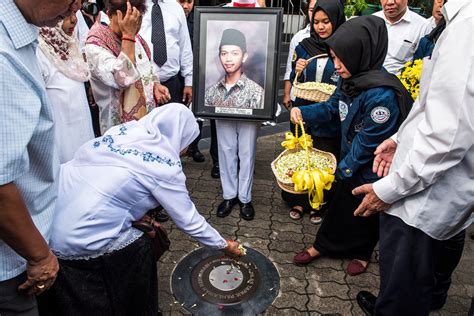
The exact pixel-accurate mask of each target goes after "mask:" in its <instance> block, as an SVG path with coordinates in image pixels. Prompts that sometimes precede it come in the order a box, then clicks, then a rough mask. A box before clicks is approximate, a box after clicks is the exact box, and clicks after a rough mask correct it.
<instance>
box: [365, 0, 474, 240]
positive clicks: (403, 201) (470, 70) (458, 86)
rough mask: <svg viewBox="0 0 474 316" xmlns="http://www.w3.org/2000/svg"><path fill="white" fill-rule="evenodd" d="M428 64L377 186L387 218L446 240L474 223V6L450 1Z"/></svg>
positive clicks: (459, 0)
mask: <svg viewBox="0 0 474 316" xmlns="http://www.w3.org/2000/svg"><path fill="white" fill-rule="evenodd" d="M443 11H445V12H443V13H444V14H445V18H446V21H447V27H446V29H445V30H444V32H443V33H442V35H441V36H440V38H439V39H438V42H437V43H436V46H435V49H434V51H433V55H432V57H431V60H428V59H427V58H425V61H424V64H423V72H422V77H421V80H422V81H421V84H420V86H421V89H420V95H419V97H418V99H417V100H416V102H415V104H414V106H413V109H412V110H411V112H410V114H409V115H408V118H407V119H406V121H405V122H404V123H403V124H402V126H401V127H400V130H399V132H398V133H397V137H396V139H397V143H398V148H397V151H396V153H395V157H394V160H393V163H392V166H391V169H390V174H389V175H388V176H386V177H385V178H383V179H381V180H379V181H377V182H375V183H374V186H373V188H374V191H375V193H376V194H377V196H379V197H380V198H381V199H382V200H383V201H385V202H387V203H391V204H393V205H392V207H391V208H390V209H389V210H388V211H387V213H388V214H391V215H394V216H397V217H399V218H401V219H402V220H403V221H404V222H405V223H406V224H408V225H410V226H413V227H416V228H418V229H420V230H422V231H423V232H425V233H426V234H428V235H429V236H431V237H432V238H435V239H439V240H445V239H448V238H450V237H452V236H454V235H455V234H457V233H458V232H460V231H461V230H462V229H464V228H466V227H468V226H469V225H470V224H471V223H472V222H473V220H474V215H473V213H472V210H473V207H474V107H473V105H474V44H473V41H472V32H473V23H474V20H473V13H474V5H473V2H472V0H450V1H448V2H447V3H446V4H445V6H444V8H443Z"/></svg>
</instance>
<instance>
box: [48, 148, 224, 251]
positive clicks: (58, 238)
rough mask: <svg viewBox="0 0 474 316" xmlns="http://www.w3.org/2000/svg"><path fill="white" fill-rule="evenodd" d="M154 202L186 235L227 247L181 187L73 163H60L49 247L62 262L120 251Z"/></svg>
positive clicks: (111, 168) (124, 170)
mask: <svg viewBox="0 0 474 316" xmlns="http://www.w3.org/2000/svg"><path fill="white" fill-rule="evenodd" d="M87 145H89V144H87ZM156 167H157V168H160V165H157V166H156ZM158 202H159V203H160V204H161V205H162V206H163V207H164V208H165V209H166V211H167V212H168V214H169V215H170V216H171V218H172V219H173V222H174V223H175V224H176V226H177V227H178V228H179V229H181V230H182V231H184V232H185V233H187V234H189V235H191V236H192V237H194V238H195V239H197V240H198V241H200V242H202V243H203V244H204V245H207V246H210V247H214V248H219V249H221V248H225V247H226V245H227V243H226V241H225V239H223V238H222V237H221V235H220V234H219V233H218V232H217V231H216V230H215V229H214V228H212V226H210V225H209V223H207V222H206V220H205V219H204V217H202V216H201V215H200V214H199V213H198V211H197V210H196V207H195V206H194V203H193V202H192V201H191V199H190V197H189V194H188V191H187V189H186V186H185V185H184V184H183V185H180V184H177V183H171V182H169V183H168V182H164V181H162V180H160V181H158V180H157V179H156V178H153V177H150V176H147V175H145V174H142V173H138V172H135V171H133V170H132V169H129V168H123V167H116V166H76V165H75V160H72V161H70V162H68V163H66V164H63V165H61V172H60V180H59V191H58V200H57V204H56V211H55V216H54V222H53V231H52V236H51V240H50V246H51V248H52V249H53V251H54V252H55V253H56V254H57V255H58V256H59V257H60V258H65V259H84V258H90V257H97V256H100V255H103V254H105V253H108V252H111V251H112V250H116V249H120V248H123V247H125V246H126V245H128V244H130V243H131V242H133V241H134V240H136V239H137V238H138V237H139V236H141V232H138V231H136V230H135V229H134V228H132V227H131V225H132V221H136V220H139V219H140V218H142V217H143V215H145V213H146V212H147V211H148V210H150V209H152V208H154V207H156V206H158ZM124 236H126V238H124Z"/></svg>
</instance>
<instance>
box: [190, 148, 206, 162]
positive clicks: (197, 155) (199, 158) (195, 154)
mask: <svg viewBox="0 0 474 316" xmlns="http://www.w3.org/2000/svg"><path fill="white" fill-rule="evenodd" d="M188 156H189V157H192V158H193V160H194V161H195V162H204V161H206V158H205V157H204V155H203V154H202V153H201V152H200V151H199V149H197V148H196V149H194V150H191V149H188Z"/></svg>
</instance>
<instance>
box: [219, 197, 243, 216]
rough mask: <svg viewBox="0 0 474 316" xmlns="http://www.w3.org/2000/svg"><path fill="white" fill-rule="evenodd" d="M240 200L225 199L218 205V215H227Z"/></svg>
mask: <svg viewBox="0 0 474 316" xmlns="http://www.w3.org/2000/svg"><path fill="white" fill-rule="evenodd" d="M238 202H239V199H238V198H233V199H230V200H224V201H222V202H221V204H219V206H218V207H217V217H226V216H228V215H229V214H230V212H232V208H233V207H234V205H235V204H237V203H238Z"/></svg>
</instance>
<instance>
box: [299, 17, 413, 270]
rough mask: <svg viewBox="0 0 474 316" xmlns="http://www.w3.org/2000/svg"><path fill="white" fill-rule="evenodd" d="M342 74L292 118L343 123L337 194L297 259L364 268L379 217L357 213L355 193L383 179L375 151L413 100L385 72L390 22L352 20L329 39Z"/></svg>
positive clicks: (377, 235) (358, 199)
mask: <svg viewBox="0 0 474 316" xmlns="http://www.w3.org/2000/svg"><path fill="white" fill-rule="evenodd" d="M326 43H327V45H328V47H329V51H330V55H331V58H332V59H333V61H334V66H335V68H336V70H337V72H338V73H339V75H340V76H341V78H342V79H341V81H340V82H339V85H338V88H337V90H336V92H335V93H334V95H333V96H332V97H331V98H330V99H329V100H328V101H327V102H324V103H317V104H312V105H308V106H305V107H302V108H299V109H298V108H294V109H292V111H291V119H292V121H293V122H299V121H301V120H304V122H305V123H306V124H307V125H309V126H312V125H313V124H319V123H320V122H327V121H330V120H332V119H334V117H338V118H339V119H340V122H341V152H340V158H341V160H340V161H339V163H338V166H337V171H336V181H337V185H336V193H335V196H334V198H333V200H332V203H331V205H330V206H329V210H328V212H327V215H326V217H325V218H324V220H323V223H322V224H321V228H320V229H319V231H318V233H317V236H316V241H315V242H314V244H313V246H312V247H310V248H309V249H307V250H304V251H302V252H300V253H298V254H297V255H296V256H295V257H294V261H295V263H297V264H308V263H310V262H311V261H313V260H314V259H316V258H318V257H320V256H322V255H327V256H334V257H340V258H349V259H353V260H352V261H351V262H350V263H349V265H348V267H347V272H348V273H349V274H351V275H357V274H360V273H362V272H364V271H365V270H366V268H367V264H368V262H369V259H370V257H371V255H372V252H373V249H374V247H375V245H376V243H377V241H378V238H379V228H378V216H377V215H375V216H370V217H367V218H361V217H355V216H354V215H353V213H354V211H355V209H356V208H357V206H358V205H359V204H360V202H361V198H360V197H356V196H353V195H352V194H351V191H352V189H353V188H355V187H356V186H359V185H361V184H363V183H371V182H374V181H376V180H377V179H378V177H377V174H375V173H373V172H372V163H373V159H374V154H373V153H374V151H375V149H376V148H377V146H378V145H379V144H380V143H381V142H382V141H383V140H384V139H387V138H388V137H390V136H392V135H393V134H395V133H396V131H397V129H398V127H399V124H400V123H401V121H402V119H403V118H405V117H406V115H407V114H408V111H409V109H410V107H411V104H412V103H413V100H412V99H411V97H410V95H409V94H408V92H407V91H406V89H405V88H404V87H403V86H402V84H401V83H400V81H399V80H398V79H397V78H396V77H395V76H394V75H391V74H389V73H388V72H386V71H385V70H384V69H383V68H382V65H383V61H384V59H385V55H386V53H387V46H388V37H387V29H386V26H385V22H384V21H383V20H382V19H380V18H378V17H376V16H364V17H359V18H356V19H353V20H349V21H348V22H346V23H345V24H344V25H342V26H341V27H340V28H339V29H338V30H337V31H336V33H335V34H334V35H333V36H332V37H331V38H330V39H328V40H327V41H326Z"/></svg>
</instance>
